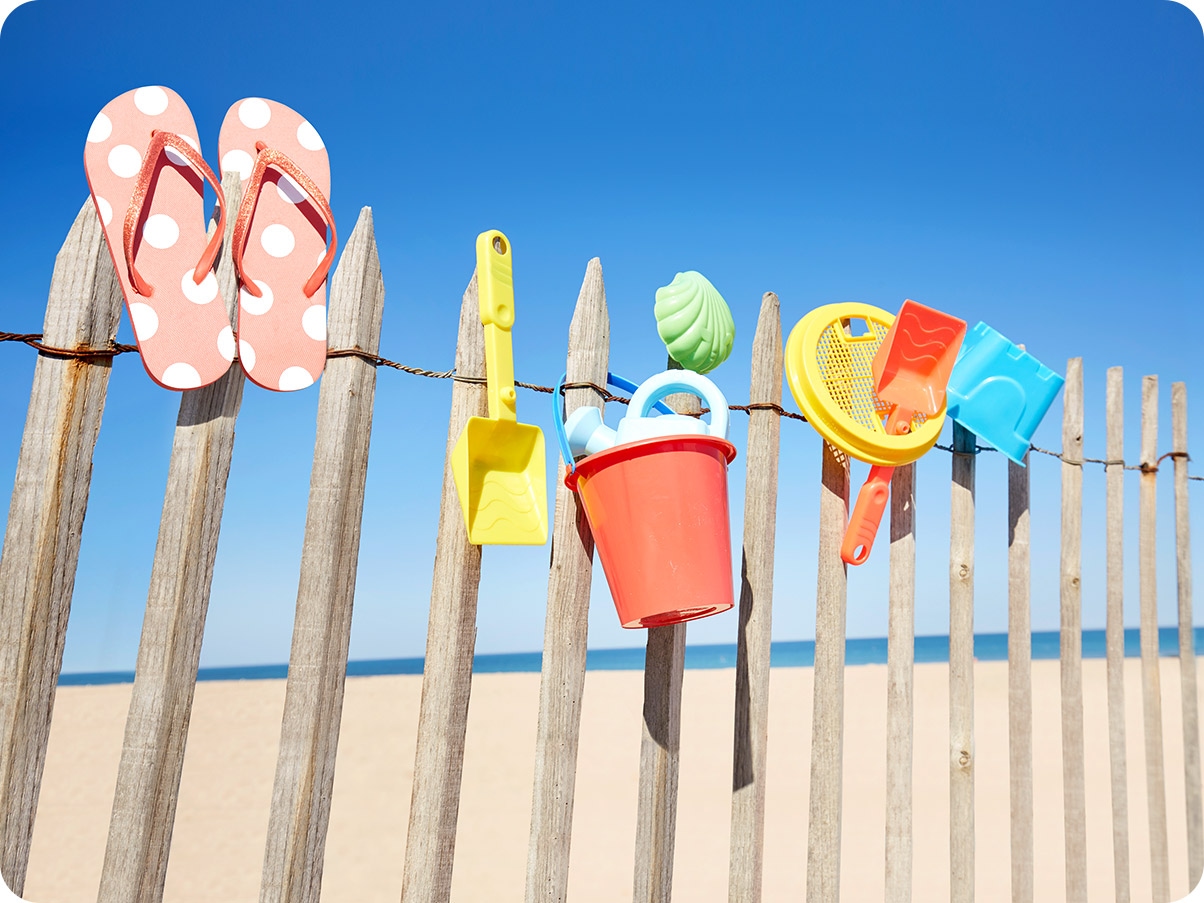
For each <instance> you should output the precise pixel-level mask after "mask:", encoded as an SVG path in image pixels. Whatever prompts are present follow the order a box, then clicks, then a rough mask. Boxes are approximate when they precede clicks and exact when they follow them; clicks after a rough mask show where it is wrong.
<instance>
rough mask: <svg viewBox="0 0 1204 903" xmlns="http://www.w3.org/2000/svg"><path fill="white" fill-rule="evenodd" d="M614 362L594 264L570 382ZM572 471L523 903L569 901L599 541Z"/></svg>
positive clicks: (551, 608)
mask: <svg viewBox="0 0 1204 903" xmlns="http://www.w3.org/2000/svg"><path fill="white" fill-rule="evenodd" d="M609 357H610V317H609V315H608V314H607V311H606V287H605V285H604V284H603V281H602V264H601V261H599V260H598V258H596V257H595V258H594V259H593V260H591V261H590V262H589V264H588V266H587V267H586V269H585V279H584V281H583V282H582V283H581V292H580V294H579V295H578V296H577V306H576V308H575V309H574V311H573V320H572V323H571V324H570V325H569V349H568V361H567V363H566V365H565V373H566V376H565V381H566V382H568V383H570V384H571V383H576V382H589V383H593V384H594V385H598V386H605V385H606V372H607V362H608V360H609ZM564 394H565V397H564V416H566V417H567V416H568V415H569V414H571V413H572V412H573V411H575V410H576V409H577V408H579V407H584V406H586V405H590V406H592V407H595V408H598V409H599V410H602V409H603V407H604V403H603V401H602V399H601V398H600V397H599V396H598V394H597V393H596V392H595V391H594V390H593V389H588V388H579V389H566V390H565V393H564ZM567 471H568V468H567V466H566V464H565V463H564V462H562V463H561V466H560V468H559V469H558V470H557V479H556V516H555V520H554V522H553V526H552V565H551V570H550V573H549V574H548V616H547V621H546V624H545V626H544V644H543V665H542V674H541V675H540V681H539V727H538V733H537V734H536V740H535V783H534V793H533V799H532V803H531V843H530V847H529V849H528V854H527V890H526V903H563V901H564V900H565V898H566V896H567V894H568V882H569V848H570V844H571V841H572V832H573V799H574V793H575V790H576V779H577V742H578V740H579V739H580V733H581V703H582V697H583V695H584V693H585V652H586V643H587V641H588V639H589V598H590V581H591V578H592V577H593V562H594V536H593V533H591V532H590V529H589V522H588V521H587V520H586V519H585V510H584V509H583V508H582V507H581V504H580V502H579V500H578V499H577V493H575V492H573V491H572V490H571V489H569V488H568V487H567V486H565V485H564V477H565V474H566V473H567Z"/></svg>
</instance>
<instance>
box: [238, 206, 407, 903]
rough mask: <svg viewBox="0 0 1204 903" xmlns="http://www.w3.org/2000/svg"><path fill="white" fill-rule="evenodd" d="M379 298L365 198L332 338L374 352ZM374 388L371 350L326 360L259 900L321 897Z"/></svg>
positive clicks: (340, 275) (342, 265) (341, 271)
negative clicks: (362, 355)
mask: <svg viewBox="0 0 1204 903" xmlns="http://www.w3.org/2000/svg"><path fill="white" fill-rule="evenodd" d="M384 301H385V286H384V281H383V280H382V278H381V273H380V257H379V255H378V253H377V249H376V238H375V235H374V234H373V227H372V210H371V208H368V207H365V208H364V209H363V210H362V211H360V216H359V221H358V222H357V223H356V225H355V229H354V230H353V231H352V233H351V237H350V238H349V239H348V241H347V245H346V247H345V248H344V249H343V255H342V257H341V258H340V259H339V266H338V269H337V270H335V273H334V277H333V279H332V280H331V285H330V308H329V317H328V325H327V339H328V342H329V343H330V345H331V347H333V348H335V349H336V350H340V351H357V352H362V353H363V354H365V355H367V356H369V357H372V356H375V355H376V354H377V353H378V351H379V349H380V324H381V316H382V314H383V313H384ZM375 390H376V367H375V365H374V363H373V362H372V361H370V360H366V359H365V358H363V357H360V356H358V355H345V356H339V357H335V358H333V359H332V360H330V361H328V362H327V364H326V371H325V373H324V374H323V375H322V384H321V388H320V390H319V393H318V427H317V437H316V439H315V440H314V462H313V471H312V475H311V477H310V484H309V509H308V511H307V513H306V516H305V539H304V542H303V544H302V548H301V576H300V580H299V582H298V589H297V613H296V617H295V620H294V624H293V643H292V649H291V651H290V652H289V669H288V682H287V685H286V688H285V696H284V717H283V720H282V727H281V731H280V751H279V754H278V757H277V762H276V778H275V782H274V785H273V789H272V809H271V816H270V820H269V822H268V836H267V846H266V849H265V852H264V863H263V883H262V886H261V889H260V895H259V899H260V903H317V901H318V897H319V894H320V892H321V887H322V863H323V860H324V854H325V848H326V829H327V825H328V824H329V820H330V799H331V792H332V789H333V785H334V764H335V753H336V751H337V749H338V742H339V720H340V718H341V716H342V711H343V684H344V681H345V679H346V674H347V650H348V644H349V642H350V640H351V609H352V602H353V598H354V595H355V575H356V567H357V563H358V561H359V544H360V525H361V521H362V519H363V512H364V483H365V480H366V478H367V475H368V445H369V437H370V436H371V434H372V407H373V399H374V398H375Z"/></svg>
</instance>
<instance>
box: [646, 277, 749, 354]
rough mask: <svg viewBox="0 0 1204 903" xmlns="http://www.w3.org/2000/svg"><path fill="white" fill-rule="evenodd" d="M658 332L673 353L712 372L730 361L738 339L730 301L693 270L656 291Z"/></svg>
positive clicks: (705, 278)
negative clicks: (729, 357)
mask: <svg viewBox="0 0 1204 903" xmlns="http://www.w3.org/2000/svg"><path fill="white" fill-rule="evenodd" d="M656 331H657V332H658V333H660V337H661V341H663V342H664V343H665V346H666V347H667V348H668V349H669V356H670V357H671V358H673V360H675V361H677V362H678V363H679V364H681V365H682V366H683V367H685V368H686V369H687V370H693V371H694V372H695V373H710V372H711V371H712V370H714V369H715V368H716V367H718V366H719V365H720V364H722V363H723V362H724V361H726V360H727V358H728V355H730V354H731V353H732V343H733V342H734V341H735V339H736V324H735V321H733V320H732V312H731V309H730V308H729V307H728V306H727V302H726V301H724V300H723V296H722V295H720V294H719V292H718V291H717V290H716V289H715V286H713V285H711V283H710V281H709V280H708V279H707V277H706V276H704V275H702V273H696V272H694V271H693V270H689V271H687V272H685V273H678V274H677V275H676V276H674V277H673V281H672V282H671V283H670V284H669V285H666V286H663V287H662V288H658V289H657V290H656Z"/></svg>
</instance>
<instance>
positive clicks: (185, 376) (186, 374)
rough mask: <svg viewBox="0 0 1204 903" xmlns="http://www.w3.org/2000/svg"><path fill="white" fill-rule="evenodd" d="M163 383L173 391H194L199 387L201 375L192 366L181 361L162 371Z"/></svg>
mask: <svg viewBox="0 0 1204 903" xmlns="http://www.w3.org/2000/svg"><path fill="white" fill-rule="evenodd" d="M163 382H164V383H165V384H167V385H169V386H171V387H172V388H173V389H195V388H197V387H199V386H200V385H201V374H200V373H198V372H197V369H196V367H194V366H192V364H185V363H184V362H183V361H181V362H179V363H176V364H172V365H171V366H170V367H168V368H167V369H166V370H164V371H163Z"/></svg>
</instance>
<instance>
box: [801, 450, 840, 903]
mask: <svg viewBox="0 0 1204 903" xmlns="http://www.w3.org/2000/svg"><path fill="white" fill-rule="evenodd" d="M820 454H821V455H822V456H823V463H822V465H821V471H820V479H821V484H820V490H819V565H818V581H817V583H818V585H817V587H816V592H815V668H814V681H815V688H814V690H815V699H814V702H813V704H812V709H811V798H810V804H809V808H810V821H809V823H808V830H807V903H836V901H838V900H839V899H840V816H841V789H842V788H841V777H842V773H843V769H842V759H843V756H844V652H845V649H844V643H845V617H846V614H847V611H846V604H847V602H848V568H847V566H846V565H845V563H844V561H842V560H841V557H840V544H841V542H842V541H843V539H844V531H845V524H846V522H847V521H848V519H849V464H848V459H847V458H846V457H845V455H844V453H843V452H837V451H836V450H834V449H833V448H832V446H830V445H828V443H827V442H823V443H821V452H820Z"/></svg>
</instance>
